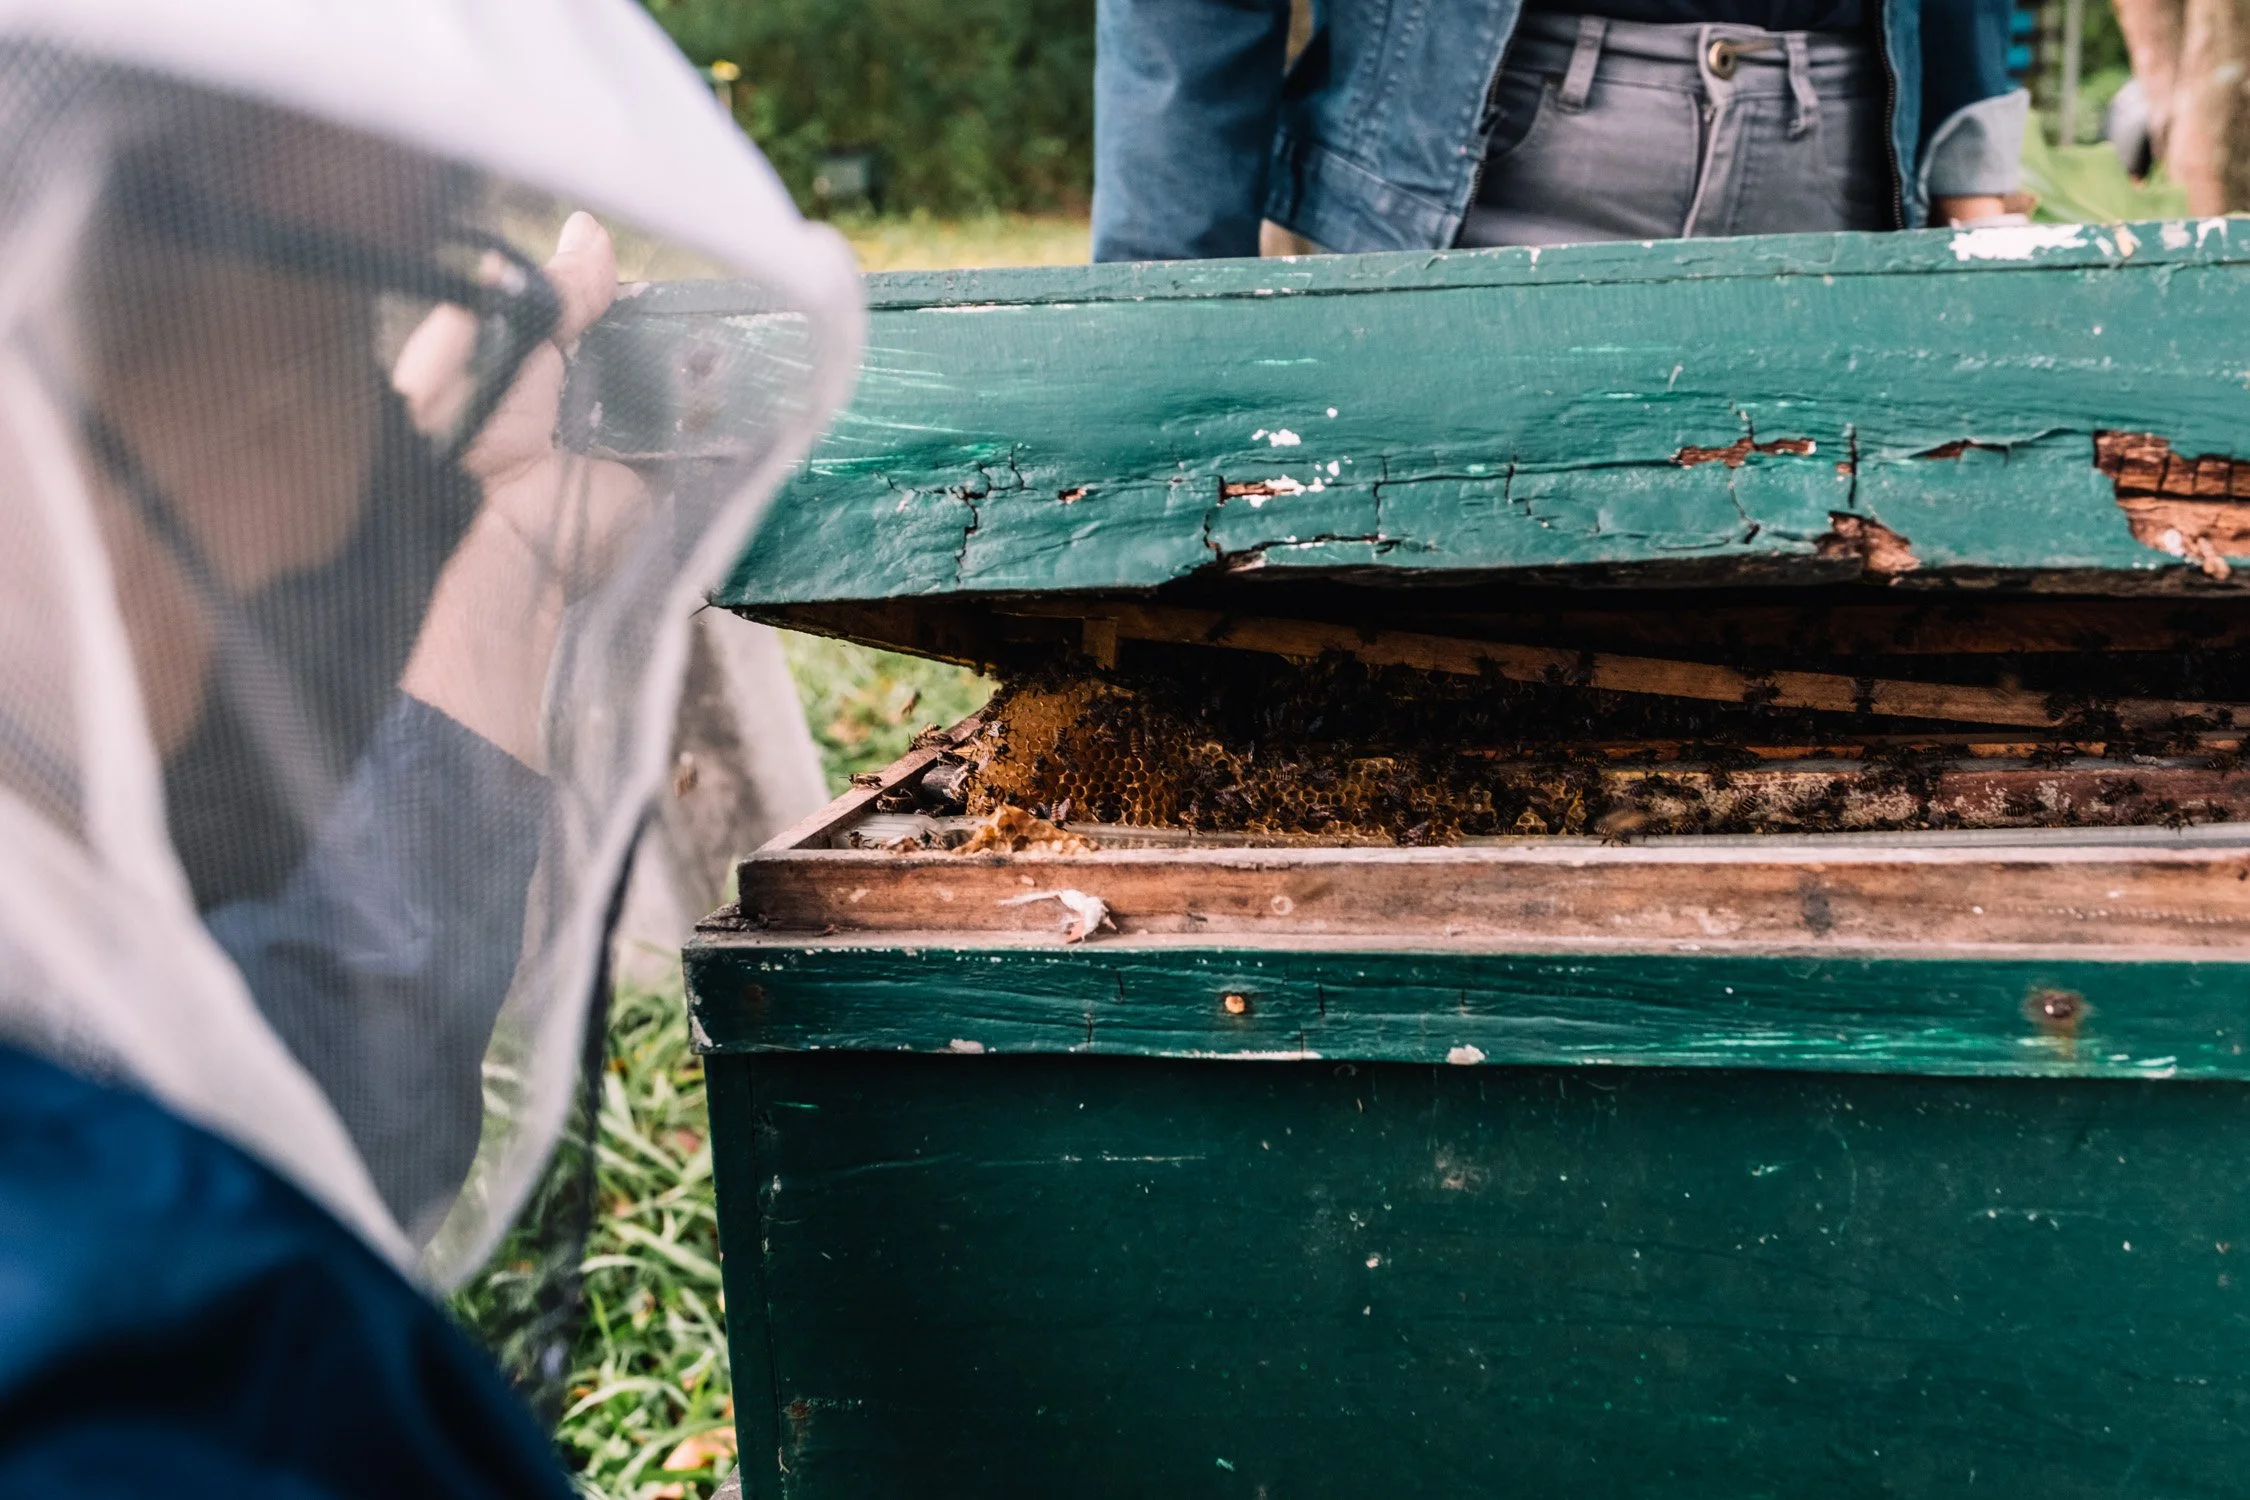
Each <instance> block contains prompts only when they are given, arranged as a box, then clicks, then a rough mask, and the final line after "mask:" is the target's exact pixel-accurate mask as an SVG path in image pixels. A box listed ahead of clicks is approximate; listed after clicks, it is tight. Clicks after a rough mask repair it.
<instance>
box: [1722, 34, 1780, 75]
mask: <svg viewBox="0 0 2250 1500" xmlns="http://www.w3.org/2000/svg"><path fill="white" fill-rule="evenodd" d="M1780 45H1781V43H1780V41H1779V39H1777V38H1766V37H1759V38H1755V39H1752V38H1748V37H1742V38H1737V37H1720V38H1719V39H1718V40H1717V41H1714V42H1713V43H1712V44H1711V45H1710V46H1709V47H1708V48H1706V49H1705V50H1704V53H1703V65H1704V66H1705V67H1707V68H1709V69H1710V70H1711V76H1712V77H1713V78H1716V79H1718V80H1720V81H1721V82H1725V81H1726V80H1727V79H1730V78H1732V77H1734V73H1735V69H1736V68H1737V67H1738V66H1740V64H1741V59H1742V55H1743V54H1744V53H1745V52H1771V51H1773V49H1774V48H1776V47H1778V46H1780Z"/></svg>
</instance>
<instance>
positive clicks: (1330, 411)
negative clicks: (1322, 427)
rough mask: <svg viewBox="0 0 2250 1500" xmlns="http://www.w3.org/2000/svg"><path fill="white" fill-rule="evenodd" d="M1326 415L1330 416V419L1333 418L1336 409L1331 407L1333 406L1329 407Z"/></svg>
mask: <svg viewBox="0 0 2250 1500" xmlns="http://www.w3.org/2000/svg"><path fill="white" fill-rule="evenodd" d="M1328 415H1330V416H1332V417H1333V416H1334V415H1336V408H1335V407H1333V406H1331V407H1329V408H1328Z"/></svg>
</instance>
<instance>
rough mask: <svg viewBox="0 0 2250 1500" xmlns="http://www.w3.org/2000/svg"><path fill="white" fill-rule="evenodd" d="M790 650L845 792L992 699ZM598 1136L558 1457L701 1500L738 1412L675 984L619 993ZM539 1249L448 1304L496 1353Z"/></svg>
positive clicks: (692, 1063) (848, 654)
mask: <svg viewBox="0 0 2250 1500" xmlns="http://www.w3.org/2000/svg"><path fill="white" fill-rule="evenodd" d="M782 644H783V649H784V651H785V652H786V653H787V656H788V659H789V666H790V671H791V673H792V674H793V675H794V676H795V677H796V679H797V688H798V693H799V696H800V697H801V698H802V700H803V702H804V705H805V712H806V717H807V719H808V720H809V721H810V722H811V724H812V728H813V737H814V740H815V742H816V743H817V744H818V745H819V747H820V752H821V760H822V765H823V769H824V770H825V771H826V773H827V776H828V779H829V782H830V783H831V785H832V786H834V787H836V788H838V789H841V788H842V787H843V786H845V785H846V784H847V783H848V781H849V778H850V776H851V773H852V772H854V771H861V770H869V769H873V768H875V767H878V766H881V765H884V764H887V763H888V762H890V761H892V760H895V759H897V758H898V757H899V756H900V755H902V754H904V753H905V751H906V748H907V744H908V741H910V740H911V739H912V738H913V736H914V735H915V733H916V732H917V731H918V730H920V729H921V728H922V727H924V726H925V725H927V724H933V723H946V724H950V723H952V722H953V721H954V720H956V719H959V718H961V717H962V716H963V715H966V714H969V713H972V712H974V711H975V710H976V709H977V708H979V707H981V706H982V705H983V703H984V700H985V698H986V697H987V696H988V695H989V694H990V692H991V688H992V684H990V683H989V682H986V681H985V680H984V679H982V678H980V677H978V676H976V675H975V674H974V673H971V672H966V671H963V670H962V669H960V668H958V667H949V666H945V665H942V664H940V663H937V662H928V661H923V660H920V659H919V658H916V657H911V656H899V655H895V654H893V653H891V652H887V651H871V650H868V649H867V648H865V647H861V646H853V645H848V644H846V643H844V642H842V641H832V640H826V639H823V638H821V637H817V636H805V635H793V634H785V635H784V636H783V637H782ZM598 1124H599V1130H598V1134H597V1144H596V1155H595V1191H596V1203H595V1208H594V1216H593V1220H592V1229H591V1233H590V1234H589V1236H588V1237H587V1242H586V1245H585V1250H584V1258H583V1260H582V1261H581V1263H580V1268H581V1270H582V1272H583V1274H584V1276H585V1283H586V1312H587V1316H586V1319H585V1323H584V1325H583V1327H582V1328H581V1329H580V1330H579V1333H578V1337H577V1340H576V1344H575V1346H574V1348H573V1350H572V1353H571V1358H570V1360H569V1370H568V1374H567V1375H566V1376H565V1377H564V1380H563V1394H562V1401H563V1405H562V1415H561V1422H560V1424H559V1426H558V1428H557V1433H556V1439H557V1442H558V1444H559V1446H560V1448H561V1450H562V1454H563V1458H564V1460H565V1462H567V1463H568V1464H569V1465H570V1466H571V1467H572V1469H573V1470H574V1471H575V1474H576V1478H577V1482H578V1486H579V1489H580V1490H581V1492H582V1493H583V1494H585V1495H586V1496H588V1497H590V1500H707V1497H708V1496H709V1495H710V1493H711V1492H712V1490H714V1489H715V1488H716V1487H717V1486H718V1483H719V1481H720V1480H722V1479H724V1478H725V1477H726V1475H727V1474H728V1473H729V1472H730V1471H731V1470H732V1469H733V1467H734V1402H733V1396H732V1393H733V1386H732V1383H731V1381H730V1379H729V1376H728V1370H727V1350H726V1316H725V1315H726V1299H725V1297H724V1295H723V1293H722V1291H721V1289H720V1285H719V1243H718V1220H717V1217H716V1212H715V1209H714V1206H713V1200H712V1193H711V1145H710V1140H709V1129H710V1126H709V1123H708V1120H707V1118H706V1116H705V1113H704V1103H703V1065H702V1062H701V1060H700V1059H699V1058H697V1056H696V1055H695V1053H694V1051H693V1050H692V1049H691V1048H690V1047H689V1045H688V1033H687V1007H686V1003H685V1001H684V999H683V998H682V996H681V993H680V990H679V988H678V985H677V982H676V981H675V982H674V984H672V985H671V986H669V987H666V988H663V989H655V990H651V989H628V990H621V991H620V992H619V993H618V994H617V996H616V999H615V1000H614V1002H613V1003H612V1006H611V1011H610V1024H609V1063H608V1067H607V1069H606V1071H605V1072H604V1073H603V1075H602V1096H601V1106H600V1113H599V1119H598ZM571 1165H572V1164H571V1161H570V1157H569V1153H568V1152H567V1151H566V1152H565V1153H564V1155H563V1156H562V1157H561V1158H560V1159H559V1160H558V1165H557V1168H556V1171H555V1173H554V1174H553V1175H552V1176H551V1177H550V1179H549V1182H548V1184H547V1185H546V1186H545V1187H543V1188H542V1190H541V1195H540V1202H541V1204H542V1205H544V1204H549V1203H552V1202H556V1201H563V1202H567V1201H568V1194H569V1191H570V1188H571V1183H572V1181H573V1178H572V1174H571ZM542 1214H543V1209H542V1208H541V1207H535V1208H534V1210H533V1211H532V1214H531V1217H533V1218H535V1219H536V1218H540V1217H542ZM538 1238H539V1235H538V1233H537V1232H536V1231H533V1232H530V1233H527V1234H525V1235H522V1236H519V1238H518V1240H517V1241H514V1242H511V1244H510V1245H509V1246H507V1247H505V1248H503V1249H502V1250H501V1252H500V1253H499V1254H498V1255H497V1256H496V1257H495V1258H494V1261H493V1265H492V1267H491V1269H490V1270H488V1271H487V1273H486V1274H485V1276H484V1277H483V1278H482V1279H481V1280H480V1281H479V1282H477V1283H475V1284H473V1285H472V1286H470V1287H469V1288H468V1289H466V1290H465V1291H464V1292H463V1293H462V1294H461V1295H460V1296H458V1297H457V1298H456V1299H455V1301H454V1308H455V1311H456V1313H457V1314H458V1315H459V1316H460V1317H461V1318H462V1320H463V1321H464V1322H465V1323H467V1324H468V1325H469V1326H470V1328H471V1329H472V1330H474V1331H479V1332H483V1333H485V1334H486V1335H487V1336H490V1335H491V1333H492V1331H493V1330H495V1329H497V1328H499V1327H501V1326H503V1324H504V1322H505V1319H506V1317H507V1314H508V1311H509V1310H510V1309H516V1308H520V1307H521V1306H522V1305H523V1303H524V1301H525V1299H526V1298H528V1297H529V1296H531V1295H532V1294H534V1293H535V1292H536V1291H537V1290H538V1284H539V1282H540V1280H541V1268H540V1263H539V1260H538V1258H537V1255H536V1252H535V1250H534V1249H533V1248H532V1247H533V1246H534V1244H535V1243H536V1241H537V1240H538Z"/></svg>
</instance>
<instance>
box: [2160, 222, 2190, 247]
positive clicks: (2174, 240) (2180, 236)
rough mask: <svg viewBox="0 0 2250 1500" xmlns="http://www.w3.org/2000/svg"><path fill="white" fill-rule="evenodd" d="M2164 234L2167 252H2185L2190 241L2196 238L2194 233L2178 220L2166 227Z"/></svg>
mask: <svg viewBox="0 0 2250 1500" xmlns="http://www.w3.org/2000/svg"><path fill="white" fill-rule="evenodd" d="M2163 233H2164V248H2165V249H2167V250H2185V249H2186V248H2187V247H2188V241H2190V240H2192V239H2194V238H2195V235H2194V233H2193V232H2192V231H2190V230H2189V228H2188V227H2187V226H2186V225H2185V224H2182V223H2181V222H2180V221H2179V220H2177V219H2174V220H2173V221H2172V222H2171V223H2169V224H2167V225H2165V226H2164V231H2163Z"/></svg>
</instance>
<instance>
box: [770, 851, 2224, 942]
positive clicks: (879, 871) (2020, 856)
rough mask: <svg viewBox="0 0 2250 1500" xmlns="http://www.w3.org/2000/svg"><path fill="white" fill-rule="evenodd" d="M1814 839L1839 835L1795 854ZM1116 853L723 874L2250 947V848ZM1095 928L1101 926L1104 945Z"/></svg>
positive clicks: (838, 922) (817, 859)
mask: <svg viewBox="0 0 2250 1500" xmlns="http://www.w3.org/2000/svg"><path fill="white" fill-rule="evenodd" d="M1821 842H1825V843H1828V844H1831V845H1836V844H1843V845H1845V847H1831V848H1819V847H1808V844H1809V843H1821ZM1696 844H1697V841H1696V840H1694V839H1692V838H1690V839H1682V840H1675V841H1670V842H1667V843H1666V844H1664V845H1663V846H1660V847H1649V846H1639V847H1634V846H1624V847H1600V846H1595V847H1588V846H1587V845H1585V844H1580V843H1575V842H1573V843H1569V844H1559V845H1558V844H1548V845H1541V844H1538V843H1526V844H1522V845H1515V846H1509V847H1502V848H1465V849H1368V848H1357V849H1267V850H1258V851H1246V850H1226V849H1120V850H1113V851H1105V852H1101V853H1095V854H1080V855H1061V856H1054V857H1039V858H1018V857H1010V856H1006V855H967V856H964V855H957V854H942V853H940V854H888V853H878V852H864V853H862V852H852V851H846V850H836V849H831V850H816V851H801V852H778V851H777V852H774V853H769V854H761V855H758V856H754V857H752V858H750V859H746V860H744V861H743V862H742V864H741V865H740V867H739V869H738V881H739V889H740V891H741V897H740V903H741V911H742V914H743V916H744V917H745V918H747V919H748V920H750V921H752V922H755V923H758V924H760V926H761V927H762V929H763V930H765V931H766V932H768V933H771V934H777V935H778V932H780V931H785V930H789V929H795V930H797V931H800V932H814V933H818V932H821V931H823V930H826V931H830V932H836V933H850V934H861V933H885V932H929V931H933V930H942V931H944V932H945V933H947V934H948V941H952V942H971V941H974V940H975V937H976V935H977V934H982V933H1044V934H1050V935H1051V934H1053V933H1055V932H1057V931H1059V930H1060V928H1061V926H1062V921H1061V917H1060V915H1059V914H1058V913H1059V908H1058V907H1056V906H1055V905H1053V904H1047V905H1044V906H1043V905H1041V904H1040V903H1036V902H1032V903H1026V902H1024V901H1023V900H1022V897H1023V896H1024V894H1025V893H1026V892H1030V891H1038V890H1051V889H1060V888H1069V889H1074V890H1082V891H1085V892H1087V893H1089V894H1091V895H1094V896H1098V897H1099V898H1101V900H1102V902H1103V903H1104V904H1105V905H1106V906H1107V907H1108V909H1109V915H1110V920H1111V921H1112V922H1114V923H1115V924H1116V928H1117V932H1118V934H1119V936H1121V937H1128V938H1129V937H1135V936H1179V935H1183V934H1187V935H1198V936H1203V937H1207V938H1210V939H1212V940H1222V939H1226V938H1230V937H1237V936H1241V937H1260V938H1266V939H1271V940H1284V939H1287V938H1290V937H1298V936H1301V937H1352V938H1366V939H1374V940H1376V941H1377V942H1378V943H1382V942H1385V941H1388V942H1395V943H1399V944H1424V943H1433V942H1446V941H1450V940H1454V939H1466V940H1470V941H1475V942H1489V943H1511V944H1512V943H1528V944H1534V945H1536V944H1552V943H1558V942H1563V943H1567V942H1581V941H1597V942H1605V943H1613V944H1619V945H1633V944H1645V945H1650V946H1663V945H1667V944H1673V943H1683V942H1685V943H1702V944H1705V945H1707V946H1710V947H1713V948H1725V949H1728V950H1731V951H1756V950H1758V949H1760V948H1772V947H1781V946H1790V945H1803V944H1818V945H1821V946H1823V947H1826V948H1833V949H1848V948H1864V947H1877V948H1884V947H1888V948H1897V947H1903V946H1908V945H1911V944H1915V943H1927V944H1931V945H1943V946H1946V947H1976V946H1992V945H2003V944H2032V945H2038V946H2041V947H2045V948H2049V949H2067V948H2077V947H2084V946H2087V945H2089V944H2091V945H2096V946H2105V947H2136V946H2152V947H2181V948H2210V949H2217V950H2221V951H2225V950H2233V951H2235V952H2239V953H2242V954H2244V955H2245V956H2250V848H2234V849H2151V850H2142V851H2125V850H2119V849H2110V848H2101V847H2089V848H2071V849H2059V850H2055V851H2052V852H2050V853H2044V854H2042V853H2039V852H2036V851H2035V850H2032V849H2024V850H2018V851H2009V852H2005V853H2003V852H1997V851H1994V850H1990V849H1979V848H1941V849H1902V848H1898V847H1895V846H1894V847H1889V848H1881V847H1877V848H1865V847H1863V848H1858V849H1854V848H1850V847H1848V842H1847V841H1845V840H1839V839H1831V840H1825V841H1806V842H1800V843H1797V844H1795V845H1794V846H1793V847H1786V848H1780V847H1768V848H1758V847H1747V848H1745V847H1740V846H1733V847H1726V848H1718V849H1709V850H1705V849H1699V848H1697V847H1696ZM1105 941H1106V939H1105Z"/></svg>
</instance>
